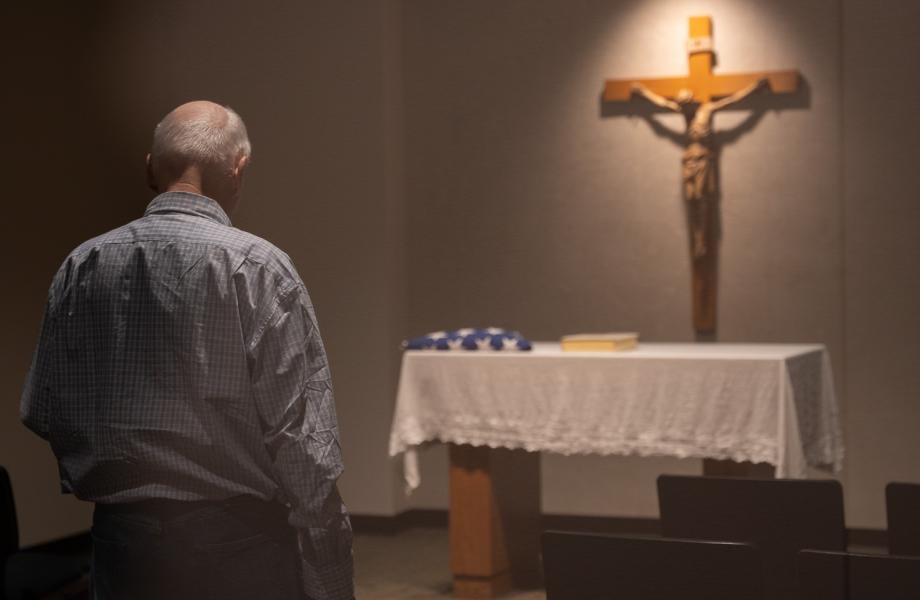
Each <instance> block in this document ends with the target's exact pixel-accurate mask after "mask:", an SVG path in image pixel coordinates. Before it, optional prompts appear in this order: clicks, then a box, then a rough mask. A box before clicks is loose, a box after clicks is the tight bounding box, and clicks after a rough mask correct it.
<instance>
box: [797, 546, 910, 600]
mask: <svg viewBox="0 0 920 600" xmlns="http://www.w3.org/2000/svg"><path fill="white" fill-rule="evenodd" d="M798 582H799V585H798V598H799V599H800V600H917V598H920V557H916V556H890V555H885V554H847V553H845V552H825V551H821V550H803V551H802V552H800V553H799V556H798Z"/></svg>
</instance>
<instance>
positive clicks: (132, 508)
mask: <svg viewBox="0 0 920 600" xmlns="http://www.w3.org/2000/svg"><path fill="white" fill-rule="evenodd" d="M207 508H222V509H226V510H233V511H239V512H241V513H246V514H251V515H258V516H264V517H282V518H284V519H285V520H286V517H287V513H288V511H289V510H290V509H288V507H286V506H284V505H281V504H278V503H277V502H267V501H265V500H262V499H260V498H256V497H255V496H233V497H231V498H225V499H223V500H172V499H168V498H154V499H149V500H138V501H135V502H118V503H107V504H98V503H97V504H96V511H97V512H99V513H101V514H109V515H117V514H121V515H127V514H145V515H150V516H153V517H158V518H161V519H172V518H176V517H181V516H183V515H187V514H189V513H193V512H197V511H199V510H203V509H207Z"/></svg>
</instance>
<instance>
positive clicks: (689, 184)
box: [632, 79, 769, 261]
mask: <svg viewBox="0 0 920 600" xmlns="http://www.w3.org/2000/svg"><path fill="white" fill-rule="evenodd" d="M768 88H769V84H768V82H767V80H766V79H760V80H758V81H757V82H755V83H752V84H751V85H749V86H747V87H746V88H743V89H741V90H739V91H737V92H735V93H734V94H732V95H731V96H726V97H725V98H722V99H721V100H716V101H714V102H712V101H710V102H703V103H701V104H700V103H697V102H696V101H694V98H693V92H692V91H691V90H689V89H682V90H680V91H679V92H678V93H677V96H675V98H674V100H670V99H668V98H665V97H664V96H661V95H659V94H656V93H655V92H653V91H651V90H650V89H648V88H647V87H645V86H644V85H643V84H641V83H638V82H634V83H633V84H632V91H633V93H635V94H638V95H640V96H642V97H643V98H645V99H646V100H648V101H649V102H651V103H652V104H655V105H656V106H660V107H662V108H666V109H668V110H672V111H674V112H676V113H680V114H682V115H683V116H684V119H686V121H687V134H686V136H687V137H686V144H687V145H686V148H685V150H684V156H683V168H682V178H683V188H684V199H685V200H686V201H687V209H688V215H689V220H690V236H691V238H690V247H691V253H692V256H693V260H695V261H696V260H702V259H703V258H705V257H706V256H707V254H709V252H710V248H709V244H710V227H711V219H712V215H711V210H712V205H713V203H714V202H715V200H716V197H717V192H718V185H719V182H718V177H717V175H716V153H717V148H716V144H715V135H714V133H713V128H712V118H713V115H714V114H715V113H716V111H719V110H722V109H723V108H726V107H729V106H731V105H733V104H737V103H738V102H741V101H742V100H744V99H745V98H747V97H748V96H750V95H751V94H753V93H754V92H757V91H759V90H761V89H768Z"/></svg>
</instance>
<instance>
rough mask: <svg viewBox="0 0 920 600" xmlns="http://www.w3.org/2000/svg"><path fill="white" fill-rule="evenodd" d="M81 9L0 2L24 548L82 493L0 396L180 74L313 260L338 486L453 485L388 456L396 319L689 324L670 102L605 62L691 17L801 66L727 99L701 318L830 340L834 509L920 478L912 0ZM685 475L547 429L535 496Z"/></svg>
mask: <svg viewBox="0 0 920 600" xmlns="http://www.w3.org/2000/svg"><path fill="white" fill-rule="evenodd" d="M93 6H94V8H93V9H92V10H88V9H86V8H85V7H83V6H81V7H79V8H76V7H72V8H59V9H56V11H55V12H51V11H46V10H45V9H42V8H29V7H4V8H3V9H2V10H3V11H4V13H5V14H4V15H3V21H4V22H5V23H15V24H16V26H15V27H11V28H9V31H8V37H6V38H5V39H4V42H3V43H4V44H5V48H4V57H5V59H6V60H7V61H9V64H8V65H6V66H7V69H8V70H7V71H6V72H7V73H9V75H8V81H11V82H15V86H14V87H13V93H12V94H5V95H4V96H3V100H2V101H3V102H4V106H5V107H6V108H7V110H6V111H5V114H6V115H8V119H7V122H6V126H5V134H6V141H5V143H4V145H3V147H2V157H3V160H4V164H5V168H4V175H5V177H4V183H5V186H6V198H7V199H8V202H7V204H8V205H10V206H9V207H8V214H10V215H11V218H9V219H5V220H4V221H3V226H2V227H3V235H2V236H0V240H2V241H0V243H2V244H3V252H4V255H5V256H6V257H7V282H8V283H7V287H6V290H7V291H6V293H5V294H4V295H3V300H2V303H3V304H2V307H3V310H2V311H0V314H2V318H3V331H4V335H3V340H2V344H0V349H2V350H0V352H2V355H0V386H2V396H3V398H5V399H6V400H5V401H4V402H3V403H2V404H0V463H2V464H5V465H7V466H8V467H9V468H10V470H11V471H12V474H13V477H14V484H15V486H16V492H17V500H18V501H19V504H20V517H21V524H22V529H23V538H24V541H25V542H26V543H30V542H35V541H39V540H44V539H49V538H53V537H57V536H60V535H65V534H67V533H70V532H74V531H79V530H82V529H85V528H86V526H87V524H88V519H89V512H88V509H87V507H86V506H83V505H81V504H80V503H77V502H75V501H72V500H71V499H68V498H64V497H61V496H59V495H58V494H57V491H56V490H57V483H56V472H55V467H54V462H53V460H52V458H51V455H50V452H49V451H48V450H47V448H46V447H45V446H44V444H43V443H41V441H40V440H37V439H36V438H34V436H31V434H29V433H28V432H27V431H25V430H24V429H23V428H22V427H21V426H20V425H19V424H18V420H17V418H16V409H17V403H18V394H19V389H20V386H21V383H22V379H23V377H24V375H25V371H26V369H27V366H28V361H29V356H30V353H31V348H32V344H33V343H34V337H35V333H36V329H37V326H38V319H39V317H40V312H41V308H42V304H43V298H44V294H45V290H46V288H47V284H48V281H49V280H50V277H51V274H52V273H53V271H54V269H55V268H56V266H57V264H58V263H59V262H60V260H61V259H62V258H63V256H64V255H65V254H66V252H67V251H68V250H69V249H70V248H71V247H72V246H73V245H75V244H76V243H78V242H79V241H81V240H82V239H85V238H87V237H89V236H91V235H94V234H96V233H99V232H101V231H103V230H106V229H108V228H111V227H114V226H116V225H118V224H120V223H122V222H124V221H126V220H128V219H130V218H133V217H134V216H135V215H137V214H138V213H139V212H140V211H141V210H142V209H143V206H144V205H145V203H146V202H147V201H148V200H149V197H150V194H149V193H148V192H147V191H146V190H145V189H144V186H143V180H142V178H141V170H140V161H141V160H142V157H143V154H144V153H145V152H146V146H147V144H148V136H149V131H150V129H151V127H152V125H153V124H154V123H155V122H156V120H157V119H158V118H160V116H162V114H163V113H165V112H166V111H167V110H169V109H170V108H171V107H172V106H174V105H175V104H177V103H179V102H181V101H184V100H187V99H190V98H199V97H207V98H213V99H216V100H219V101H222V102H226V103H229V104H230V105H232V106H234V107H235V108H237V109H238V110H239V111H240V113H241V114H242V115H243V116H244V118H245V119H246V121H247V123H248V124H249V127H250V132H251V135H252V138H253V143H254V147H255V161H254V167H253V169H252V172H251V177H250V180H249V182H248V184H247V186H248V187H247V190H246V196H247V200H246V204H245V205H244V206H243V207H242V208H241V210H240V212H239V214H238V215H236V217H235V222H236V224H237V225H239V226H240V227H243V228H245V229H249V230H251V231H253V232H255V233H257V234H259V235H263V236H265V237H267V238H268V239H270V240H272V241H273V242H275V243H277V244H278V245H279V246H281V247H282V248H284V249H285V250H287V251H288V252H289V253H290V254H291V256H292V257H293V259H294V261H295V262H296V263H297V265H298V267H299V269H300V270H301V272H302V274H303V276H304V279H305V280H306V282H307V284H308V286H309V287H310V290H311V293H312V295H313V298H314V301H315V303H316V306H317V310H318V313H319V317H320V321H321V324H322V327H323V334H324V337H325V339H326V342H327V345H328V347H329V351H330V354H331V357H332V360H333V369H334V377H335V382H336V386H337V392H338V399H339V413H340V420H341V423H342V430H343V436H344V445H345V452H346V461H347V472H346V475H345V477H344V478H343V480H342V489H343V494H344V496H345V498H346V501H347V502H348V504H349V505H350V507H351V508H352V510H353V511H354V512H356V513H361V514H392V513H394V512H396V511H398V510H400V509H402V508H404V507H407V506H422V507H443V506H445V505H446V504H445V502H446V485H445V481H444V473H445V466H446V465H445V463H446V461H445V457H444V453H443V451H441V450H439V449H434V450H432V451H430V452H427V453H425V455H424V456H423V476H424V483H423V486H422V489H421V490H420V491H419V493H418V494H417V495H415V496H414V497H413V498H411V499H409V500H406V499H404V498H402V496H401V494H400V485H399V482H398V478H397V477H398V473H397V465H396V463H395V462H394V461H390V460H388V459H387V458H386V457H385V449H386V440H387V434H388V428H389V422H390V411H391V408H392V401H393V394H394V390H395V383H396V376H397V366H398V360H399V353H398V351H397V350H396V347H397V344H398V340H399V339H400V338H401V337H402V336H404V335H408V334H412V333H420V332H423V331H426V330H430V329H435V328H442V327H451V326H464V325H476V324H483V325H486V324H503V325H509V326H513V327H517V328H520V329H521V330H522V331H524V332H525V333H526V334H528V335H529V336H531V337H533V338H536V339H552V338H555V337H557V336H558V335H560V334H562V333H564V332H570V331H578V330H596V329H616V328H636V329H638V330H639V331H641V332H642V335H643V338H644V339H646V340H690V339H692V338H693V333H692V329H691V327H690V308H689V293H688V285H689V269H688V260H687V253H686V237H685V236H686V234H685V230H684V225H683V213H682V210H683V209H682V206H681V201H680V197H679V189H678V175H679V173H678V163H679V157H680V148H679V147H678V146H677V145H675V144H674V143H672V142H671V141H670V140H669V139H667V138H666V137H664V136H663V134H661V133H660V131H661V128H662V127H673V128H679V126H680V123H679V120H677V119H674V118H672V117H671V116H669V115H657V116H655V117H653V118H654V119H656V123H657V124H658V125H657V126H654V125H653V123H652V122H651V121H649V120H648V119H647V118H645V117H642V116H627V115H612V114H606V115H604V114H601V110H600V104H599V94H600V90H601V83H602V81H603V79H604V78H606V77H627V76H634V75H644V76H653V75H668V74H674V73H681V72H683V71H684V69H685V68H686V65H685V59H684V55H683V49H682V40H683V39H684V37H685V30H686V17H687V16H689V15H691V14H711V15H712V16H713V17H714V20H715V39H716V46H717V50H718V53H719V59H720V67H719V68H720V69H723V70H725V71H738V70H753V69H762V68H787V67H794V68H798V69H800V70H801V71H802V73H803V75H804V76H805V79H806V81H807V93H805V94H804V95H803V96H801V97H799V98H798V100H797V101H796V102H794V103H792V105H784V109H783V110H780V111H774V110H763V111H759V112H755V116H754V119H755V122H754V123H753V124H752V125H751V126H750V127H748V126H745V125H744V121H745V119H746V118H747V117H748V115H749V114H751V113H750V111H749V110H747V109H746V110H738V111H731V112H728V113H725V114H723V115H719V117H717V126H718V127H719V128H720V129H723V130H726V129H732V128H735V127H738V126H740V127H741V132H740V134H739V136H738V139H737V140H735V141H734V142H731V143H729V144H728V145H727V146H726V148H725V151H724V154H723V158H722V184H723V190H724V197H723V222H724V237H723V243H722V258H723V260H722V282H721V307H720V318H721V329H720V333H719V339H721V340H724V341H764V342H768V341H816V342H823V343H826V344H827V345H828V347H829V348H830V351H831V355H832V358H833V361H834V365H835V370H836V376H837V382H838V386H839V389H840V392H841V397H842V400H843V402H844V411H845V412H844V417H845V429H846V435H847V442H848V446H849V454H848V458H847V470H846V472H845V473H844V475H843V477H842V479H843V481H844V484H845V486H846V494H847V498H846V499H847V505H848V522H849V524H850V525H851V526H871V527H882V526H884V511H883V504H882V501H881V494H882V486H883V483H884V482H885V481H888V480H891V479H913V480H920V467H918V466H917V465H918V460H920V445H918V441H917V439H918V438H917V436H916V435H914V434H913V430H914V429H916V426H917V425H918V421H920V418H918V417H920V414H918V409H917V408H916V406H917V402H916V399H917V396H918V392H920V379H918V376H917V374H916V373H917V369H915V368H914V365H913V363H914V362H915V361H916V359H917V358H918V353H917V350H916V349H915V344H914V343H913V340H915V339H916V338H917V337H918V333H920V331H918V325H920V323H918V317H917V316H916V315H917V311H916V309H915V306H916V305H917V304H918V302H917V301H918V300H920V298H918V295H920V287H918V285H917V283H916V279H915V276H914V273H915V271H916V268H915V264H916V263H917V259H918V257H920V256H918V254H920V242H917V239H918V238H917V236H916V235H914V230H915V229H916V225H917V224H918V222H920V207H918V204H917V203H915V202H914V199H915V194H914V193H913V190H914V187H913V186H912V185H911V184H912V183H913V179H912V178H910V173H911V169H912V164H911V163H910V158H911V156H912V154H911V152H910V150H909V145H910V144H911V143H912V142H914V141H915V140H916V139H918V133H920V132H918V131H917V130H918V127H920V125H918V123H920V121H918V119H917V117H916V116H915V113H914V107H915V105H916V104H917V102H916V101H915V100H916V99H917V97H918V90H917V85H918V83H917V82H916V81H915V80H912V79H910V78H909V77H906V76H903V74H905V73H908V74H909V73H911V72H912V70H911V67H912V66H913V65H912V63H911V60H912V57H913V56H915V55H916V54H917V51H918V45H920V42H918V41H917V39H918V38H917V36H916V35H915V33H916V32H915V31H914V29H915V26H914V24H915V23H916V22H918V19H917V17H918V16H920V15H918V14H917V8H915V7H913V6H912V3H900V2H897V1H895V0H886V1H885V2H882V3H872V4H871V6H870V5H869V4H867V3H862V2H858V1H857V0H808V1H793V0H783V1H774V2H769V3H767V2H757V1H754V0H750V1H742V0H735V1H729V0H721V1H716V0H710V1H702V0H701V1H696V2H694V1H691V0H673V1H669V2H665V1H663V0H662V1H653V0H644V1H640V0H632V1H630V0H620V1H610V0H574V1H567V2H561V1H550V0H526V1H525V0H502V1H500V2H496V1H494V0H492V1H486V0H464V1H462V2H461V1H459V0H439V1H437V2H432V1H430V0H405V1H404V2H396V1H395V0H390V1H384V0H364V1H361V2H347V3H345V2H340V3H328V2H303V3H295V2H280V1H278V2H271V3H268V4H265V3H263V4H260V5H259V6H258V7H256V6H255V5H251V4H249V3H245V2H242V1H233V2H229V3H228V2H221V3H219V2H217V1H216V0H207V1H205V2H194V3H182V2H179V1H178V0H173V1H170V2H160V3H148V4H138V3H130V4H127V3H117V2H108V3H95V4H94V5H93ZM10 58H12V59H13V60H10ZM876 104H879V108H876ZM766 106H767V104H766V103H765V102H763V101H761V102H753V103H751V104H750V105H749V107H748V108H749V109H762V108H765V107H766ZM656 132H658V133H656ZM10 257H13V258H10ZM20 257H27V258H26V259H24V260H23V259H21V258H20ZM410 315H411V317H410ZM698 470H699V463H698V462H697V461H677V460H669V459H655V460H648V459H645V460H643V459H631V458H598V457H593V458H565V457H555V456H549V455H548V456H545V457H544V497H543V502H544V508H545V510H547V511H550V512H558V513H575V514H599V515H619V516H653V515H654V514H656V511H657V508H656V505H655V500H654V485H653V482H654V477H655V475H656V474H657V473H659V472H662V471H681V472H696V471H698Z"/></svg>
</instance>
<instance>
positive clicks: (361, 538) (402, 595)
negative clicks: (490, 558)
mask: <svg viewBox="0 0 920 600" xmlns="http://www.w3.org/2000/svg"><path fill="white" fill-rule="evenodd" d="M354 553H355V579H356V590H355V593H356V596H357V598H358V599H359V600H423V599H429V598H430V599H434V598H452V597H453V596H452V595H451V589H450V586H451V576H450V566H449V549H448V541H447V531H446V530H444V529H408V530H406V531H403V532H401V533H398V534H395V535H383V534H381V535H369V534H358V535H356V536H355V545H354ZM503 598H505V599H507V600H544V599H545V598H546V595H545V594H544V593H543V592H542V591H528V592H515V593H512V594H509V595H507V596H503Z"/></svg>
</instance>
